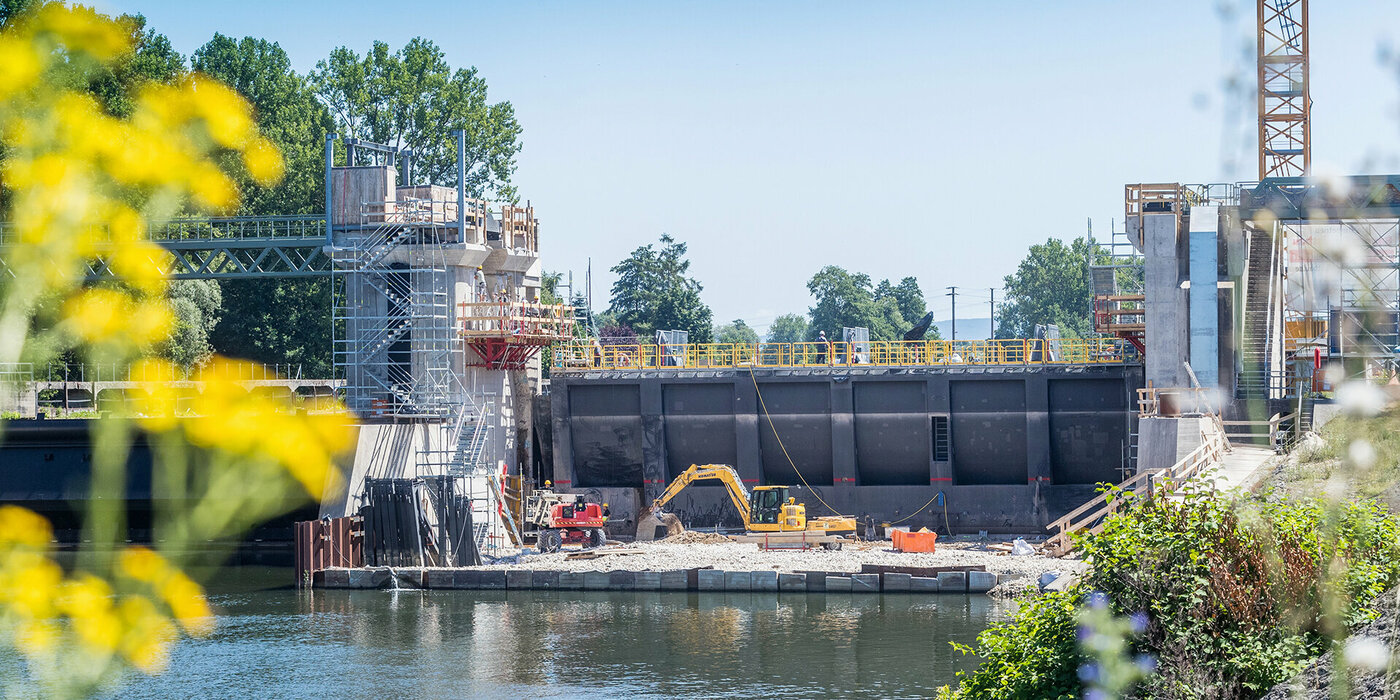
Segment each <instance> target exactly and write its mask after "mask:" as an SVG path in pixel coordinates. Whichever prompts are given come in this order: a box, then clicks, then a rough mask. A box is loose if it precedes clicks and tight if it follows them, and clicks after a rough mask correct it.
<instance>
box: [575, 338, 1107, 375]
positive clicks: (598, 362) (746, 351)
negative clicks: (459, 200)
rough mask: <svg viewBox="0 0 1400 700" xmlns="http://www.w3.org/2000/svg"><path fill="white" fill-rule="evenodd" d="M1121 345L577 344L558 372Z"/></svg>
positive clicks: (1091, 355) (1101, 352)
mask: <svg viewBox="0 0 1400 700" xmlns="http://www.w3.org/2000/svg"><path fill="white" fill-rule="evenodd" d="M1126 359H1128V356H1127V350H1126V349H1125V347H1124V341H1122V340H1120V339H1118V338H1088V339H1081V338H1066V339H1060V340H1053V341H1047V340H1021V339H1017V340H924V341H903V340H872V341H869V342H864V343H844V342H840V343H758V344H743V343H687V344H684V345H601V344H599V343H598V342H597V341H596V340H593V339H585V340H573V341H570V342H568V343H560V344H557V345H555V346H554V363H553V364H554V368H555V369H558V370H565V371H567V370H587V369H623V370H626V369H734V368H742V367H909V366H947V365H951V366H966V365H1027V364H1053V365H1083V364H1119V363H1122V362H1124V361H1125V360H1126Z"/></svg>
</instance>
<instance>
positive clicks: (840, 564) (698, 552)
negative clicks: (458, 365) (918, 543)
mask: <svg viewBox="0 0 1400 700" xmlns="http://www.w3.org/2000/svg"><path fill="white" fill-rule="evenodd" d="M688 534H705V533H688ZM675 539H676V538H672V539H668V540H662V541H659V542H637V543H633V544H629V545H623V546H621V547H616V549H621V550H624V551H625V550H641V551H640V553H638V554H628V555H608V556H602V557H598V558H596V559H575V560H569V559H567V558H565V557H566V555H567V554H568V552H556V553H554V554H526V555H523V556H521V557H520V558H519V560H518V561H517V562H515V563H509V564H505V563H502V564H492V565H487V566H484V567H482V568H485V569H542V570H555V571H670V570H675V569H698V568H705V567H711V568H715V569H722V570H726V571H779V572H791V571H848V572H858V571H860V567H861V565H862V564H883V565H889V566H974V565H978V564H980V565H983V566H985V567H986V568H987V571H990V572H992V573H995V574H1010V575H1012V576H1016V577H1022V576H1029V577H1037V576H1039V575H1040V574H1041V572H1044V571H1052V570H1058V571H1082V570H1083V569H1084V568H1085V565H1084V563H1083V562H1080V561H1076V560H1070V559H1054V558H1051V557H1042V556H1039V555H1032V556H1021V557H1013V556H1010V555H1007V554H1001V553H998V552H993V551H987V550H986V544H987V543H986V542H980V541H979V542H956V541H954V542H948V543H944V542H939V543H938V551H936V552H934V553H932V554H926V553H908V554H906V553H903V552H896V551H894V550H893V549H891V548H890V543H889V542H888V541H885V542H868V543H867V542H858V543H852V544H847V545H846V546H845V547H844V548H843V549H841V550H840V551H828V550H824V549H810V550H807V551H805V552H801V551H782V552H764V551H761V550H759V549H758V547H757V546H756V545H754V544H751V543H750V544H741V543H738V542H730V541H724V542H709V543H705V542H699V543H692V544H681V543H678V542H676V541H675ZM609 549H613V548H612V547H609ZM598 551H600V552H602V551H607V550H598Z"/></svg>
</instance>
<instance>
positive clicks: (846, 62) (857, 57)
mask: <svg viewBox="0 0 1400 700" xmlns="http://www.w3.org/2000/svg"><path fill="white" fill-rule="evenodd" d="M98 4H99V6H101V7H103V8H104V9H107V10H109V11H113V12H140V13H142V14H145V15H146V16H147V17H148V18H149V19H150V21H151V23H152V26H153V27H154V28H155V29H157V30H158V31H160V32H163V33H165V34H166V35H168V36H169V37H170V38H171V40H172V41H173V42H174V43H175V46H176V48H178V49H179V50H180V51H182V52H184V53H186V54H188V53H189V52H191V51H193V50H194V49H195V48H197V47H198V46H200V45H201V44H203V43H204V42H205V41H207V40H208V39H209V37H210V36H212V35H213V34H214V32H221V33H224V34H228V35H231V36H235V37H241V36H244V35H252V36H260V37H265V38H267V39H270V40H274V41H277V42H279V43H280V44H281V45H282V47H283V48H284V49H286V50H287V52H288V54H289V55H290V56H291V58H292V61H293V63H294V65H295V66H296V68H297V69H298V70H301V71H306V70H308V69H310V68H311V67H313V66H314V65H315V62H316V61H317V60H319V59H321V58H323V57H324V56H325V55H326V54H327V53H329V51H330V50H331V49H332V48H334V47H336V46H340V45H346V46H349V47H351V48H353V49H355V50H357V51H359V52H363V51H364V50H365V49H366V48H368V47H369V45H370V43H371V42H372V41H373V40H375V39H381V40H384V41H386V42H388V43H389V44H390V45H391V46H393V47H395V48H397V47H399V46H401V45H402V44H403V43H405V42H406V41H407V40H408V39H410V38H412V37H414V36H424V37H427V38H429V39H432V40H433V41H435V42H436V43H437V44H438V45H439V46H441V47H442V48H443V50H444V51H445V52H446V54H447V57H448V60H449V61H450V62H451V63H452V64H453V65H455V66H466V65H475V66H476V67H477V68H478V69H480V71H481V74H482V75H483V76H484V77H485V79H486V80H487V82H488V84H489V85H490V89H491V97H492V98H493V99H495V100H509V101H511V102H512V103H513V104H514V105H515V108H516V112H517V115H518V118H519V120H520V122H521V124H522V125H523V127H524V135H523V141H524V144H525V149H524V151H523V153H522V154H521V155H520V159H519V165H520V168H519V171H518V173H517V175H516V182H517V184H518V186H519V189H520V192H521V195H522V196H523V197H526V198H528V199H530V200H531V202H532V203H533V204H534V205H535V206H536V210H537V212H538V213H539V216H540V219H541V223H542V226H543V229H542V231H543V233H542V242H541V245H542V247H543V255H544V260H545V267H546V269H550V270H573V271H574V272H575V280H576V281H577V282H578V283H579V285H580V288H581V285H582V274H583V271H584V268H585V266H586V264H587V262H588V259H589V258H590V257H591V258H592V261H593V272H594V284H593V290H594V299H595V306H598V307H602V306H605V305H606V300H607V296H608V294H607V290H608V287H609V285H610V284H611V282H612V277H611V275H610V274H609V273H608V272H607V268H608V267H610V266H612V265H613V264H615V263H616V262H617V261H618V260H620V259H621V258H623V257H624V256H625V255H626V254H627V253H628V252H630V251H631V250H632V249H633V248H636V247H637V246H639V245H643V244H645V243H648V242H652V241H655V240H656V238H657V237H658V236H659V235H660V234H661V233H662V232H668V233H670V234H671V235H673V236H675V237H676V238H678V239H680V240H682V241H685V242H686V243H688V244H689V245H690V254H691V260H692V262H693V267H692V272H693V273H694V275H695V276H696V277H697V278H699V279H700V281H701V282H702V283H703V284H704V286H705V290H704V292H703V297H704V299H705V301H706V302H707V303H709V304H710V306H711V307H712V308H713V309H714V312H715V319H716V321H728V320H731V319H734V318H744V319H746V320H748V321H749V322H750V324H752V325H755V326H758V327H760V328H762V327H765V326H766V325H767V323H768V322H769V321H770V320H771V319H772V318H773V317H774V316H775V315H777V314H781V313H785V312H804V311H805V310H806V309H807V308H808V306H810V305H811V303H812V301H811V299H810V297H809V295H808V293H807V290H806V286H805V285H806V281H807V279H809V278H810V277H811V276H812V274H813V273H815V272H816V271H817V270H818V269H820V268H821V267H822V266H823V265H828V264H837V265H842V266H844V267H846V268H848V269H852V270H858V271H862V272H866V273H868V274H870V275H871V276H872V277H874V278H875V279H876V280H879V279H881V278H885V277H888V278H891V279H894V280H898V279H899V278H902V277H905V276H909V275H913V276H915V277H917V278H918V279H919V281H920V283H921V284H922V286H923V288H924V292H925V295H926V297H928V298H929V300H930V307H931V308H932V309H933V310H934V311H935V312H937V313H938V316H939V318H946V317H947V315H948V314H947V312H948V310H949V306H950V305H949V300H948V299H947V297H946V296H943V294H944V288H945V287H946V286H949V285H958V286H959V287H961V288H962V290H961V291H962V292H963V293H962V294H960V295H959V297H958V307H959V312H960V315H964V316H973V315H976V316H985V315H986V308H987V307H986V298H987V288H988V287H993V286H996V287H999V286H1000V284H1001V279H1002V277H1003V276H1005V275H1006V274H1008V273H1009V272H1011V271H1012V270H1013V269H1014V268H1015V266H1016V264H1017V262H1018V261H1019V260H1020V259H1021V258H1022V257H1023V256H1024V255H1025V252H1026V248H1027V247H1028V246H1029V245H1031V244H1033V243H1036V242H1041V241H1044V240H1045V239H1046V238H1047V237H1052V236H1053V237H1057V238H1065V239H1069V238H1073V237H1074V236H1077V235H1082V234H1083V233H1084V231H1085V225H1086V219H1088V218H1092V219H1093V223H1094V230H1095V232H1096V233H1097V234H1099V236H1100V237H1103V236H1106V235H1107V232H1108V230H1109V225H1110V220H1111V219H1117V220H1118V221H1119V222H1120V224H1121V219H1122V192H1123V185H1124V184H1125V183H1128V182H1162V181H1168V182H1170V181H1182V182H1226V181H1237V180H1250V179H1253V178H1254V177H1255V164H1254V156H1253V148H1254V126H1253V119H1254V104H1253V100H1252V97H1250V98H1247V100H1246V101H1245V103H1243V104H1239V100H1234V101H1232V100H1230V99H1227V98H1226V95H1227V91H1226V90H1225V87H1224V85H1225V83H1226V81H1227V80H1228V79H1229V77H1230V76H1231V75H1238V77H1239V78H1241V79H1243V80H1245V81H1247V85H1246V87H1247V88H1248V89H1250V90H1252V88H1253V64H1252V51H1253V45H1252V43H1251V42H1252V41H1253V25H1254V10H1253V3H1252V2H1246V3H1239V2H1234V3H1231V2H1229V1H1228V0H1227V1H1225V2H1221V1H1220V0H1216V1H1214V2H1210V1H1204V0H1203V1H1199V2H1197V1H1192V2H1172V3H1139V2H1121V1H1120V2H1108V1H1103V2H983V3H967V2H918V3H894V2H871V3H866V2H859V3H854V2H853V3H823V2H801V3H797V2H767V3H751V2H705V3H697V2H651V3H641V2H596V3H590V2H568V3H565V2H554V3H541V2H512V3H505V2H502V3H499V4H482V3H468V2H412V3H396V4H395V3H390V4H386V3H383V2H378V3H359V2H336V3H323V2H285V1H284V2H276V3H273V2H262V1H261V0H244V1H243V2H237V3H227V2H221V3H204V2H188V1H185V2H168V1H156V0H105V1H104V2H99V3H98ZM1232 4H1233V6H1234V7H1235V8H1236V12H1235V14H1234V17H1233V18H1231V17H1230V15H1229V13H1228V12H1222V10H1221V8H1222V7H1230V6H1231V5H1232ZM385 8H389V9H388V11H386V10H385ZM1310 22H1311V35H1310V40H1311V50H1312V80H1313V90H1312V94H1313V101H1314V109H1313V158H1314V163H1315V168H1314V169H1315V170H1316V171H1320V172H1340V173H1364V172H1400V78H1398V77H1397V70H1396V68H1395V64H1394V63H1393V62H1392V64H1391V65H1389V66H1386V65H1384V64H1383V63H1382V61H1381V59H1380V53H1381V51H1380V49H1381V47H1382V46H1385V45H1395V46H1400V3H1397V2H1393V1H1382V0H1371V1H1368V2H1362V1H1360V0H1356V1H1351V0H1335V1H1333V2H1324V3H1316V2H1315V3H1312V7H1311V15H1310ZM1232 153H1233V154H1235V157H1236V158H1235V159H1232V158H1231V157H1230V155H1229V154H1232ZM1232 160H1237V163H1236V165H1237V167H1235V168H1234V169H1233V170H1231V168H1230V163H1231V162H1232ZM998 297H1000V293H999V292H998ZM959 335H960V336H962V335H963V334H962V333H959Z"/></svg>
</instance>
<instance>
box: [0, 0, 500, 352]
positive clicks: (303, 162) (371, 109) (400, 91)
mask: <svg viewBox="0 0 1400 700" xmlns="http://www.w3.org/2000/svg"><path fill="white" fill-rule="evenodd" d="M36 2H37V0H0V27H3V26H4V25H5V24H6V23H7V22H8V21H9V20H10V19H11V18H13V17H16V16H18V15H20V14H21V13H22V12H24V11H25V10H26V8H28V7H30V6H32V5H35V4H36ZM118 21H119V22H121V23H122V24H123V25H124V26H126V27H127V28H128V30H129V31H130V32H131V37H132V39H133V45H134V47H135V50H134V51H133V52H132V53H130V54H128V55H127V56H125V57H122V58H121V59H119V60H118V61H117V62H116V63H115V66H114V67H103V68H100V69H97V70H95V71H92V72H90V73H87V74H82V75H75V76H74V80H75V82H76V84H78V85H82V86H85V88H86V90H87V91H88V92H89V93H90V94H91V95H92V96H93V97H94V99H96V100H97V102H98V104H99V105H101V106H102V107H103V108H104V109H106V110H107V111H109V112H111V113H112V114H114V115H118V116H122V115H126V114H129V113H130V112H131V110H132V107H133V104H134V103H133V99H132V98H133V95H134V91H135V90H136V89H137V88H138V86H139V85H141V84H143V83H145V82H148V81H154V82H158V83H165V84H176V83H178V82H180V81H182V80H185V79H188V78H189V77H190V76H191V75H193V74H204V75H209V76H212V77H214V78H216V79H218V80H219V81H221V82H223V83H224V84H226V85H228V86H229V87H231V88H233V89H234V90H236V91H237V92H238V93H239V94H241V95H242V96H243V97H244V98H245V99H246V100H247V101H248V102H249V104H251V105H252V107H253V112H254V114H255V118H256V121H257V126H258V129H259V130H260V132H261V133H262V134H263V135H264V136H265V137H266V138H267V139H268V140H270V141H271V142H272V143H273V144H275V145H276V146H277V148H278V149H280V150H281V152H282V155H283V158H284V160H285V163H286V174H285V176H284V177H283V179H282V180H281V182H280V184H278V185H276V186H274V187H269V188H262V187H258V186H255V185H254V184H253V183H252V181H251V179H250V178H249V177H248V176H247V175H246V174H242V175H239V173H242V172H243V171H242V169H241V168H237V167H233V168H229V169H228V170H227V172H229V173H230V174H233V175H234V176H235V178H236V179H237V180H238V182H237V184H238V186H239V188H240V190H241V192H240V202H241V204H240V205H239V207H238V209H237V210H236V211H232V212H228V214H230V215H237V216H273V215H282V216H289V215H291V216H294V215H314V214H320V213H321V212H322V211H323V207H324V201H325V199H324V197H325V194H324V193H325V185H324V181H323V172H322V171H323V167H324V154H323V148H324V143H325V137H326V134H328V133H338V134H340V135H342V136H350V137H355V138H359V139H364V140H369V141H374V142H377V143H386V144H389V145H392V146H398V147H407V148H412V149H413V151H414V153H415V158H414V160H415V177H414V180H415V184H424V183H432V184H439V185H446V186H454V187H455V186H456V184H457V169H456V157H457V155H456V150H457V149H456V140H455V139H454V138H453V136H452V131H453V130H455V129H463V130H465V132H466V134H467V165H468V167H467V176H466V183H465V185H466V189H467V191H468V193H469V196H473V197H487V198H494V199H503V200H509V201H514V200H515V198H516V191H515V186H514V184H513V183H512V181H511V178H512V176H513V175H514V173H515V169H516V156H517V154H519V152H520V150H521V147H522V143H521V140H520V135H521V126H520V124H519V122H518V121H517V120H516V118H515V112H514V108H513V107H512V105H511V103H510V102H505V101H498V102H492V101H491V100H490V99H489V97H488V94H487V85H486V81H485V79H484V78H482V76H480V75H479V74H478V72H477V71H476V69H475V68H454V67H453V66H451V65H450V64H449V63H448V62H447V59H446V56H445V55H444V54H443V52H442V50H441V49H440V48H438V47H437V45H435V44H434V43H433V42H432V41H429V40H427V39H422V38H415V39H412V40H410V41H409V42H408V43H407V44H405V45H404V46H403V47H401V48H399V49H397V50H395V49H393V48H392V47H390V46H389V45H388V44H386V43H384V42H379V41H376V42H374V43H373V44H371V46H370V47H369V49H368V50H367V51H366V52H365V53H364V54H360V53H357V52H356V51H355V50H353V49H351V48H348V47H344V46H342V47H339V48H336V49H334V50H333V51H331V52H330V54H329V55H328V56H327V57H326V58H325V59H323V60H321V61H319V62H317V64H316V66H315V68H314V69H312V70H310V71H308V72H306V73H299V72H297V71H296V70H294V69H293V67H292V63H291V60H290V58H289V57H288V56H287V53H286V51H284V50H283V49H282V47H281V46H280V45H279V44H277V43H276V42H271V41H268V40H266V39H262V38H258V37H243V38H234V37H229V36H224V35H223V34H214V35H213V36H212V37H211V38H210V40H209V41H208V42H207V43H205V44H204V45H203V46H200V47H199V48H198V49H196V50H195V51H194V52H193V53H191V54H190V55H189V56H184V55H182V54H180V53H179V52H178V51H176V50H175V49H174V47H173V46H172V45H171V43H170V40H169V39H168V38H167V37H165V36H164V35H162V34H160V33H158V32H157V31H155V30H154V29H153V28H151V27H149V26H147V22H146V19H145V18H144V17H142V16H141V15H122V16H120V17H119V18H118ZM3 152H4V144H3V142H0V157H2V156H3ZM337 164H344V156H343V154H338V155H337ZM5 197H6V194H5V190H4V186H3V183H0V204H3V203H4V198H5ZM170 304H171V310H172V312H173V313H174V316H175V317H176V326H177V328H176V332H175V333H174V335H173V336H172V337H171V339H170V340H168V341H167V342H166V343H165V344H164V346H163V347H162V348H160V350H161V354H163V355H165V356H166V357H168V358H169V359H171V360H173V361H175V362H177V363H179V364H182V365H185V366H192V365H197V364H200V363H201V362H203V361H204V360H205V359H206V358H208V357H209V355H210V354H211V353H213V352H218V353H222V354H225V355H230V356H234V357H242V358H247V359H249V360H253V361H256V362H264V363H268V364H277V363H290V364H301V365H302V367H303V370H304V371H305V372H306V373H307V374H308V375H312V376H330V373H331V371H332V369H331V366H332V358H331V352H332V351H331V345H332V338H331V335H332V328H331V314H330V312H329V311H330V306H331V283H330V280H329V279H326V278H324V277H318V278H310V279H246V280H227V281H223V280H221V281H217V282H215V281H203V280H200V281H193V280H190V281H180V282H176V283H175V284H174V285H172V288H171V301H170Z"/></svg>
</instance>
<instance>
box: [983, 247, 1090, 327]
mask: <svg viewBox="0 0 1400 700" xmlns="http://www.w3.org/2000/svg"><path fill="white" fill-rule="evenodd" d="M1089 252H1090V245H1089V242H1088V240H1086V239H1085V238H1083V237H1082V236H1081V237H1079V238H1076V239H1074V240H1073V241H1071V242H1070V243H1069V244H1068V245H1066V244H1065V242H1064V241H1061V240H1059V239H1055V238H1051V239H1048V240H1046V241H1045V242H1044V243H1041V244H1037V245H1033V246H1031V249H1030V252H1029V253H1027V255H1026V257H1025V259H1024V260H1022V261H1021V264H1020V266H1019V267H1017V268H1016V272H1014V273H1012V274H1010V275H1007V276H1006V278H1005V280H1004V281H1003V286H1004V287H1005V289H1006V301H1005V302H1004V303H1003V304H1002V306H1001V309H1000V313H998V314H997V332H996V335H997V337H998V338H1029V337H1031V336H1032V335H1033V333H1034V331H1035V326H1036V324H1049V323H1053V324H1055V325H1057V326H1059V328H1060V335H1061V336H1063V337H1071V338H1087V337H1090V336H1092V335H1093V333H1094V318H1093V314H1094V295H1093V286H1092V284H1091V282H1090V279H1089Z"/></svg>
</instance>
